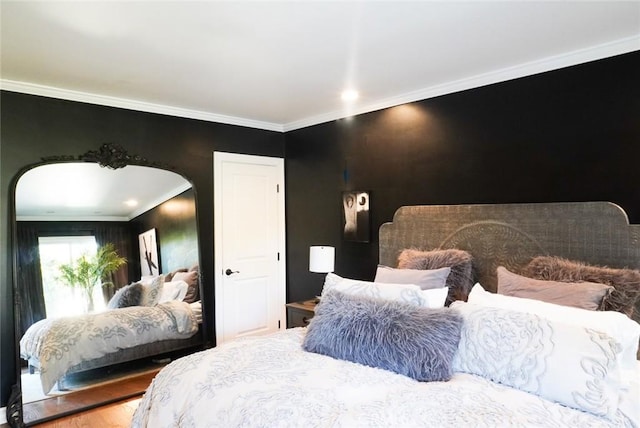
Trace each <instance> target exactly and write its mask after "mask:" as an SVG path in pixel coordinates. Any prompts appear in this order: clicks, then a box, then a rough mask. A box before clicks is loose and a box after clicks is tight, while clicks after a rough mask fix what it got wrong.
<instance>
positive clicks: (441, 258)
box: [398, 248, 473, 305]
mask: <svg viewBox="0 0 640 428" xmlns="http://www.w3.org/2000/svg"><path fill="white" fill-rule="evenodd" d="M443 267H449V268H451V272H450V273H449V276H448V277H447V282H446V286H447V287H449V296H448V297H447V303H446V304H447V305H449V304H450V303H451V302H453V301H455V300H467V295H468V294H469V291H470V290H471V287H472V286H473V257H472V256H471V254H470V253H468V252H467V251H464V250H457V249H448V250H431V251H423V250H418V249H411V248H409V249H405V250H402V252H400V255H399V256H398V268H400V269H439V268H443Z"/></svg>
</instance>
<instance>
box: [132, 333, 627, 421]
mask: <svg viewBox="0 0 640 428" xmlns="http://www.w3.org/2000/svg"><path fill="white" fill-rule="evenodd" d="M305 331H306V329H301V328H297V329H290V330H286V331H282V332H279V333H276V334H274V335H271V336H267V337H255V338H246V339H241V340H237V341H234V342H231V343H228V344H225V345H222V346H220V347H218V348H214V349H210V350H207V351H203V352H199V353H196V354H192V355H190V356H187V357H184V358H181V359H179V360H176V361H174V362H173V363H171V364H170V365H168V366H167V367H165V368H164V369H163V370H162V371H161V372H160V373H159V374H158V375H157V376H156V378H155V379H154V381H153V382H152V384H151V385H150V387H149V389H148V390H147V392H146V393H145V395H144V397H143V399H142V401H141V402H140V405H139V407H138V409H137V410H136V412H135V414H134V418H133V422H132V426H133V427H153V428H162V427H198V428H203V427H302V426H304V427H424V426H432V427H456V428H458V427H468V426H473V427H499V426H510V427H511V426H521V427H532V426H535V427H614V426H615V427H629V426H633V423H632V422H631V421H630V420H629V419H628V418H627V417H626V416H625V415H624V414H623V413H622V412H620V411H619V412H618V414H617V415H616V419H615V420H613V421H611V420H607V419H602V418H599V417H596V416H594V415H591V414H588V413H583V412H580V411H578V410H574V409H570V408H567V407H563V406H561V405H559V404H555V403H552V402H549V401H547V400H545V399H542V398H539V397H537V396H535V395H532V394H529V393H526V392H522V391H519V390H516V389H512V388H509V387H505V386H502V385H499V384H496V383H493V382H491V381H489V380H486V379H484V378H481V377H477V376H473V375H468V374H461V373H456V374H455V375H454V377H453V378H452V379H451V381H449V382H430V383H424V382H417V381H414V380H412V379H410V378H408V377H405V376H401V375H398V374H395V373H392V372H388V371H385V370H381V369H376V368H371V367H366V366H362V365H359V364H355V363H351V362H347V361H341V360H336V359H333V358H330V357H326V356H323V355H317V354H312V353H308V352H305V351H303V350H302V348H301V343H302V339H303V337H304V334H305ZM559 381H561V380H559Z"/></svg>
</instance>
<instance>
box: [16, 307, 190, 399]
mask: <svg viewBox="0 0 640 428" xmlns="http://www.w3.org/2000/svg"><path fill="white" fill-rule="evenodd" d="M197 331H198V323H197V321H196V319H195V317H194V315H193V313H192V311H191V308H190V307H189V304H187V303H184V302H179V301H170V302H166V303H161V304H158V305H157V306H132V307H128V308H121V309H113V310H110V311H106V312H99V313H92V314H86V315H80V316H74V317H66V318H58V319H44V320H41V321H38V322H37V323H35V324H33V325H32V326H31V327H29V329H28V330H27V332H26V333H25V335H24V336H23V337H22V339H21V340H20V356H21V357H22V358H24V359H25V360H28V361H31V362H37V364H38V365H39V367H40V381H41V382H42V390H43V391H44V392H45V393H48V392H49V391H50V390H51V388H53V386H54V385H55V383H56V382H57V380H58V379H59V378H60V377H62V376H63V375H64V374H65V373H66V371H67V370H68V369H69V368H71V367H73V366H75V365H76V364H80V363H81V362H83V361H86V360H91V359H94V358H99V357H102V356H104V355H106V354H109V353H111V352H116V351H118V350H120V349H125V348H131V347H133V346H137V345H142V344H146V343H151V342H157V341H160V340H166V339H186V338H189V337H191V336H193V335H194V334H195V333H196V332H197Z"/></svg>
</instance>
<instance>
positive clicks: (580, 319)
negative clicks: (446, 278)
mask: <svg viewBox="0 0 640 428" xmlns="http://www.w3.org/2000/svg"><path fill="white" fill-rule="evenodd" d="M467 301H468V302H469V303H474V304H478V305H483V306H492V307H496V308H504V309H512V310H515V311H520V312H527V313H530V314H535V315H538V316H540V317H543V318H546V319H548V320H551V321H560V322H566V323H568V324H571V325H576V326H582V327H586V328H592V329H594V330H598V331H601V332H603V333H606V334H607V335H609V336H611V337H612V338H614V339H615V340H616V341H617V342H618V343H619V344H620V345H621V346H622V352H621V353H620V354H619V363H620V366H621V367H622V369H623V370H630V371H635V369H636V355H637V352H638V341H639V340H640V324H638V323H637V322H635V321H633V320H632V319H630V318H629V317H627V316H626V315H624V314H621V313H620V312H615V311H589V310H586V309H579V308H572V307H569V306H561V305H556V304H553V303H547V302H542V301H539V300H533V299H525V298H522V297H511V296H504V295H501V294H494V293H490V292H488V291H486V290H485V289H484V288H482V286H481V285H480V284H476V285H474V286H473V288H472V289H471V293H469V298H468V300H467Z"/></svg>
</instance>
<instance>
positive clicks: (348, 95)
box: [340, 89, 358, 103]
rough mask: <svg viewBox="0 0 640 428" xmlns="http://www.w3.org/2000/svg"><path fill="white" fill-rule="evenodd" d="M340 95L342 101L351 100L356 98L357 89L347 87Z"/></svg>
mask: <svg viewBox="0 0 640 428" xmlns="http://www.w3.org/2000/svg"><path fill="white" fill-rule="evenodd" d="M340 97H341V98H342V101H344V102H347V103H348V102H352V101H355V100H357V99H358V91H356V90H354V89H347V90H346V91H343V92H342V95H341V96H340Z"/></svg>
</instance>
